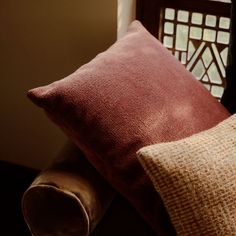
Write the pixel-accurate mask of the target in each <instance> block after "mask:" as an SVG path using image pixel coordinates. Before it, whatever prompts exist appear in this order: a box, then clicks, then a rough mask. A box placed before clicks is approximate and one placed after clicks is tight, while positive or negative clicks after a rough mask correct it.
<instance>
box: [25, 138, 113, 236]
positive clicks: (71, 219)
mask: <svg viewBox="0 0 236 236" xmlns="http://www.w3.org/2000/svg"><path fill="white" fill-rule="evenodd" d="M114 196H115V191H114V190H113V189H112V188H111V187H110V186H109V185H108V184H107V182H106V181H105V180H104V179H103V178H102V177H101V176H100V175H99V174H98V173H97V172H96V170H95V169H94V168H93V167H92V166H91V165H90V164H89V163H88V162H87V160H86V158H84V155H83V154H82V152H81V151H80V150H79V149H78V148H77V147H76V146H75V145H74V144H72V143H69V142H68V143H67V144H66V145H65V147H64V148H63V149H62V151H61V152H60V154H59V155H58V157H57V158H56V159H55V160H54V161H53V162H52V164H51V165H50V166H49V167H48V168H46V169H45V170H43V171H42V172H41V173H40V174H39V175H38V176H37V177H36V179H35V180H34V182H33V183H32V184H31V186H30V187H29V188H28V189H27V190H26V191H25V193H24V196H23V198H22V209H23V214H24V217H25V221H26V223H27V225H28V227H29V229H30V230H31V233H32V234H33V235H34V236H43V235H51V236H54V235H55V236H57V235H66V236H74V235H80V236H84V235H89V233H90V232H91V231H92V230H93V229H94V228H95V226H96V225H97V223H98V222H99V221H100V219H101V218H102V216H103V215H104V213H105V212H106V210H107V208H108V207H109V205H110V203H111V201H112V200H113V198H114Z"/></svg>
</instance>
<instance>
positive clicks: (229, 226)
mask: <svg viewBox="0 0 236 236" xmlns="http://www.w3.org/2000/svg"><path fill="white" fill-rule="evenodd" d="M235 140H236V115H234V116H232V117H230V118H228V119H226V120H224V121H222V122H221V123H220V124H218V125H217V126H215V127H213V128H211V129H209V130H206V131H203V132H200V133H198V134H195V135H192V136H191V137H188V138H185V139H182V140H178V141H175V142H167V143H161V144H156V145H151V146H148V147H144V148H142V149H141V150H139V151H138V158H139V160H140V162H141V164H142V166H143V167H144V169H145V171H146V172H147V173H148V175H149V176H150V178H151V180H152V182H153V184H154V186H155V188H156V190H157V192H158V193H159V194H160V195H161V197H162V199H163V201H164V203H165V205H166V208H167V210H168V212H169V214H170V217H171V220H172V222H173V224H174V226H175V227H176V231H177V235H179V236H189V235H193V236H199V235H207V236H215V235H218V236H224V235H227V236H235V235H236V143H235Z"/></svg>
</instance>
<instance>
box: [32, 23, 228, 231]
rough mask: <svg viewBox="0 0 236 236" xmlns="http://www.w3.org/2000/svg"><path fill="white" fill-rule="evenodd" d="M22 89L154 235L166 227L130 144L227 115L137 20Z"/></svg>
mask: <svg viewBox="0 0 236 236" xmlns="http://www.w3.org/2000/svg"><path fill="white" fill-rule="evenodd" d="M28 96H29V98H31V99H32V101H33V102H34V103H35V104H37V105H38V106H40V107H42V108H44V109H45V111H46V113H47V115H48V116H49V117H50V118H51V120H52V121H53V122H55V123H56V124H57V125H59V126H60V127H61V129H62V130H63V131H64V132H65V133H66V134H67V135H68V137H70V138H71V140H73V142H75V143H76V145H77V146H78V147H79V148H80V149H81V150H82V151H83V153H84V154H85V156H86V158H88V160H89V161H90V162H91V163H92V164H93V166H94V167H96V169H97V170H98V171H99V172H100V173H101V174H102V175H103V176H104V177H105V178H106V179H107V180H108V181H109V182H110V184H111V185H112V186H113V187H114V188H115V189H116V190H117V191H119V192H120V193H121V194H122V195H124V196H125V197H126V198H127V199H128V200H129V201H130V202H131V203H132V205H133V206H134V207H135V208H136V209H137V210H138V212H139V213H140V214H141V215H142V216H143V217H144V219H146V220H147V222H148V223H149V224H151V226H152V227H153V228H154V229H155V230H156V232H158V233H160V234H161V235H171V234H172V233H173V227H171V225H170V224H169V223H168V222H170V221H168V215H167V213H166V210H165V208H164V206H163V204H162V201H161V199H160V196H159V195H158V194H157V193H156V191H155V189H154V188H153V186H152V183H151V181H150V179H149V177H148V176H147V175H146V173H145V172H144V170H143V168H142V167H141V165H140V163H139V162H138V160H137V158H136V151H137V150H139V149H140V148H141V147H143V146H146V145H149V144H153V143H156V142H162V141H172V140H176V139H180V138H183V137H186V136H189V135H191V134H193V133H196V132H198V131H201V130H205V129H207V128H209V127H212V126H214V125H215V124H217V123H219V122H220V121H221V120H223V119H225V118H226V117H228V112H227V111H226V110H225V109H224V107H223V106H222V105H221V104H220V103H219V102H218V101H217V100H216V99H214V98H213V97H212V96H211V95H210V93H209V92H208V91H207V90H206V89H205V88H204V87H203V86H202V85H201V84H200V82H198V81H197V80H196V79H195V78H194V77H193V76H192V75H191V73H190V72H188V71H187V70H186V69H185V68H184V67H183V66H182V65H181V63H180V62H179V61H177V60H176V58H175V57H174V56H172V55H171V53H170V52H169V51H168V50H167V49H166V48H165V47H164V46H163V45H162V44H161V43H160V42H159V41H158V40H157V39H156V38H154V37H153V36H151V35H150V33H149V32H148V31H147V30H146V29H145V28H144V27H143V26H142V25H141V24H140V23H139V22H138V21H135V22H133V23H132V24H131V25H130V27H129V29H128V32H127V34H126V35H125V36H124V37H123V38H122V39H120V40H118V41H117V42H115V43H114V44H113V45H112V46H111V47H110V48H109V49H108V50H107V51H105V52H103V53H101V54H99V55H97V56H96V57H95V58H94V59H93V60H92V61H90V62H89V63H88V64H86V65H84V66H82V67H80V68H79V69H78V70H77V71H75V72H74V73H72V74H71V75H69V76H68V77H66V78H64V79H62V80H59V81H56V82H54V83H52V84H50V85H47V86H43V87H39V88H36V89H33V90H31V91H29V93H28Z"/></svg>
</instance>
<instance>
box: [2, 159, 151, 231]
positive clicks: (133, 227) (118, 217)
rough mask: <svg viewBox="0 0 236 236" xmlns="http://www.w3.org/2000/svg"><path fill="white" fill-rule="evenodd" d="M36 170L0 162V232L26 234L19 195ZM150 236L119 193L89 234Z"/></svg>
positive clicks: (20, 195) (144, 225)
mask: <svg viewBox="0 0 236 236" xmlns="http://www.w3.org/2000/svg"><path fill="white" fill-rule="evenodd" d="M37 173H38V171H37V170H32V169H29V168H26V167H22V166H18V165H15V164H10V163H7V162H4V161H0V184H1V192H0V222H1V223H0V235H1V236H30V235H31V234H30V232H29V230H28V228H27V226H26V224H25V222H24V219H23V216H22V211H21V198H22V195H23V193H24V191H25V190H26V188H27V187H28V186H29V185H30V183H31V182H32V181H33V179H34V178H35V176H36V175H37ZM106 235H107V236H108V235H109V236H110V235H112V236H120V235H122V236H126V235H127V236H128V235H136V236H154V235H155V234H154V233H153V232H152V231H151V229H150V228H149V227H148V226H147V225H146V224H145V223H144V222H143V220H142V219H141V218H140V217H139V216H138V215H137V213H136V211H135V210H134V209H133V208H132V207H131V206H130V205H129V204H128V203H127V201H126V200H125V199H123V198H122V197H121V196H118V197H116V199H115V200H114V201H113V203H112V205H111V207H110V208H109V210H108V211H107V213H106V215H105V216H104V218H103V220H102V221H101V222H100V223H99V225H98V226H97V227H96V229H95V230H94V232H93V233H92V234H91V236H106Z"/></svg>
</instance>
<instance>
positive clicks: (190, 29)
mask: <svg viewBox="0 0 236 236" xmlns="http://www.w3.org/2000/svg"><path fill="white" fill-rule="evenodd" d="M163 11H164V19H163V23H162V24H163V32H161V38H160V39H161V40H162V42H163V44H164V45H165V46H166V47H167V48H168V49H169V50H170V51H171V52H172V53H173V54H174V56H175V57H176V58H177V59H178V60H180V62H181V63H182V64H183V65H184V66H185V67H186V68H187V69H188V70H189V71H191V72H192V73H193V75H194V76H195V77H196V79H198V80H200V81H201V82H202V83H203V85H204V86H205V87H206V88H207V89H208V90H209V91H211V93H212V94H213V96H215V97H216V98H217V99H220V98H221V96H222V93H223V89H224V84H225V80H224V79H225V66H226V64H227V55H228V44H229V37H230V33H229V26H230V19H229V18H227V17H220V16H216V15H211V14H203V13H199V12H191V11H186V10H181V9H177V10H175V9H172V8H165V9H163Z"/></svg>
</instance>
